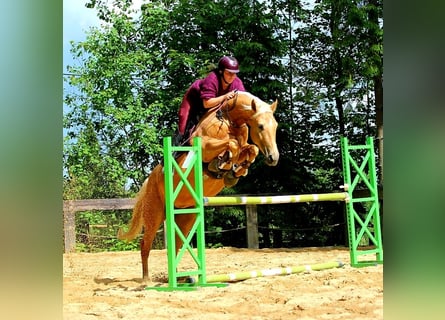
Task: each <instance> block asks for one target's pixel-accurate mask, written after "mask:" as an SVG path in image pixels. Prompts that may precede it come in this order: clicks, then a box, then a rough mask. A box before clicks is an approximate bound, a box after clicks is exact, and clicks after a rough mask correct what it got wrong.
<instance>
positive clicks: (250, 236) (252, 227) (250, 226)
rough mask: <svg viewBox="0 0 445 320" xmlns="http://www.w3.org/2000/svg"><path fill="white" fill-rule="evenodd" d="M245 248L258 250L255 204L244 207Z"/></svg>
mask: <svg viewBox="0 0 445 320" xmlns="http://www.w3.org/2000/svg"><path fill="white" fill-rule="evenodd" d="M246 221H247V223H246V226H247V248H249V249H259V241H258V212H257V206H256V205H255V204H248V205H246Z"/></svg>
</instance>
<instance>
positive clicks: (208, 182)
mask: <svg viewBox="0 0 445 320" xmlns="http://www.w3.org/2000/svg"><path fill="white" fill-rule="evenodd" d="M277 104H278V102H277V101H275V102H273V103H272V104H267V103H266V102H264V101H262V100H261V99H259V98H258V97H256V96H254V95H252V94H250V93H248V92H241V91H239V92H238V93H237V94H236V95H235V96H234V97H233V98H231V99H229V100H226V101H225V102H224V103H223V104H222V105H220V106H217V107H215V108H213V109H210V110H209V111H208V112H207V113H206V114H205V115H204V116H203V117H202V118H201V119H200V121H199V123H198V124H197V127H196V129H195V131H194V132H193V134H192V137H195V136H200V137H201V141H202V161H203V163H204V166H203V189H204V190H203V192H204V196H206V197H211V196H215V195H217V194H218V193H219V192H221V190H222V189H223V188H224V187H226V186H232V185H234V184H236V183H237V182H238V179H239V178H240V177H241V176H245V175H246V174H247V172H248V168H249V166H250V164H251V163H252V162H253V161H255V158H256V156H257V155H258V154H259V151H261V153H262V154H263V155H264V156H265V163H266V164H267V165H269V166H275V165H277V163H278V159H279V151H278V147H277V144H276V130H277V126H278V123H277V121H276V120H275V118H274V112H275V110H276V108H277ZM249 136H250V138H251V140H252V142H253V143H254V144H253V145H252V144H249V143H248V142H247V141H248V138H249ZM191 141H193V140H191ZM191 143H192V142H191ZM186 157H187V154H186V153H183V154H181V155H179V157H177V159H176V161H177V163H178V164H179V165H180V166H181V165H182V163H183V162H184V160H185V159H186ZM163 169H164V167H163V165H162V164H158V165H157V166H156V167H155V168H154V169H153V171H152V172H151V174H150V175H149V176H148V178H146V179H145V181H144V183H143V184H142V186H141V189H140V190H139V192H138V195H137V196H136V202H135V206H134V208H133V214H132V217H131V220H130V222H129V227H128V231H127V232H126V233H124V232H123V231H122V230H121V229H119V231H118V235H117V237H118V239H121V240H126V241H131V240H133V239H134V238H135V237H136V236H137V235H138V234H139V233H140V232H141V231H142V229H144V235H143V238H142V239H141V242H140V250H141V260H142V280H143V282H148V281H150V278H149V272H148V257H149V254H150V249H151V246H152V243H153V241H154V238H155V236H156V232H157V230H158V229H159V228H160V226H161V224H162V222H163V221H164V220H165V186H164V172H163ZM188 180H189V181H190V183H191V184H192V185H194V174H193V172H191V173H190V175H189V176H188ZM179 181H180V177H178V175H177V174H176V173H175V174H174V176H173V184H174V186H176V185H177V184H178V182H179ZM185 189H186V188H182V189H181V191H180V192H179V194H178V196H177V197H176V200H175V207H176V208H188V207H194V206H195V200H194V199H193V198H192V197H191V195H190V193H189V192H188V191H187V190H185ZM175 219H176V224H177V225H178V227H179V228H180V230H181V231H182V233H183V234H184V236H187V235H188V233H189V231H190V230H191V228H192V227H193V224H194V222H195V220H196V215H195V214H181V215H177V216H176V218H175ZM175 242H176V253H177V252H178V250H179V249H180V248H181V246H182V240H181V239H180V238H179V237H178V236H177V235H176V239H175Z"/></svg>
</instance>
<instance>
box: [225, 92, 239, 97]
mask: <svg viewBox="0 0 445 320" xmlns="http://www.w3.org/2000/svg"><path fill="white" fill-rule="evenodd" d="M237 91H238V90H233V91H230V92H227V93H226V95H225V96H226V99H232V98H234V97H235V95H236V93H237Z"/></svg>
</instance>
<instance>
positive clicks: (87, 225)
mask: <svg viewBox="0 0 445 320" xmlns="http://www.w3.org/2000/svg"><path fill="white" fill-rule="evenodd" d="M130 217H131V211H128V210H119V211H104V212H101V211H84V212H79V213H77V214H76V250H77V251H80V252H97V251H121V250H138V249H139V241H137V239H136V240H134V241H131V242H125V241H121V240H118V239H117V238H116V234H117V231H118V229H119V228H121V227H125V223H126V222H127V221H128V220H129V219H130Z"/></svg>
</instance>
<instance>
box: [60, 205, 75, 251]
mask: <svg viewBox="0 0 445 320" xmlns="http://www.w3.org/2000/svg"><path fill="white" fill-rule="evenodd" d="M63 221H64V222H63V224H64V245H65V253H69V252H74V251H75V249H76V219H75V211H74V210H72V209H71V208H68V209H67V210H64V211H63Z"/></svg>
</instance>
